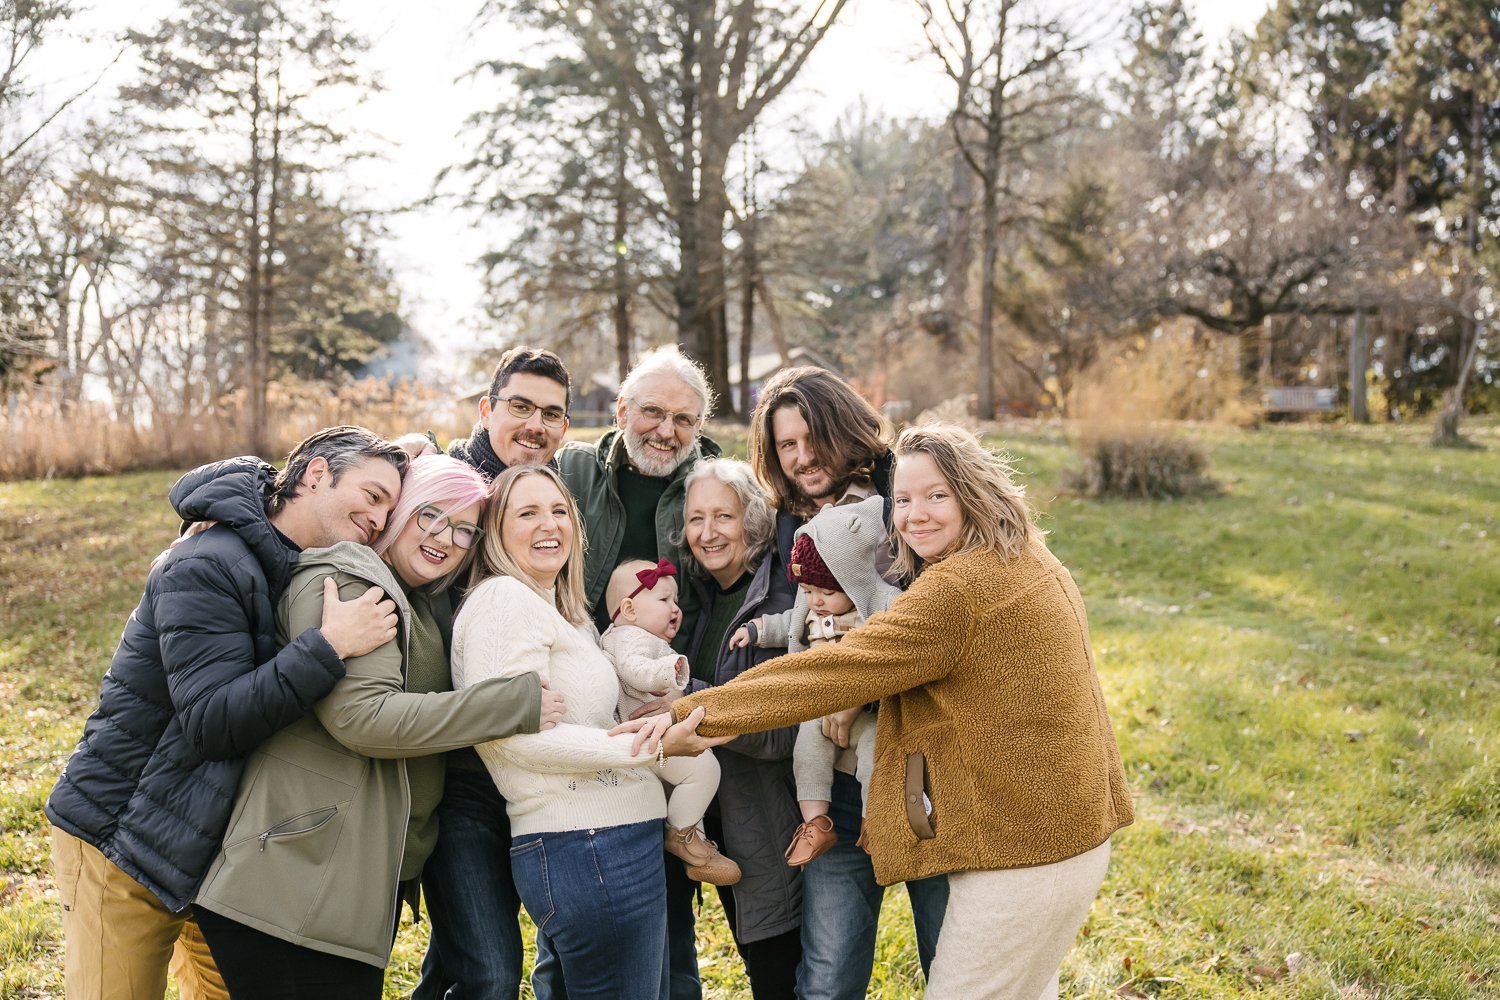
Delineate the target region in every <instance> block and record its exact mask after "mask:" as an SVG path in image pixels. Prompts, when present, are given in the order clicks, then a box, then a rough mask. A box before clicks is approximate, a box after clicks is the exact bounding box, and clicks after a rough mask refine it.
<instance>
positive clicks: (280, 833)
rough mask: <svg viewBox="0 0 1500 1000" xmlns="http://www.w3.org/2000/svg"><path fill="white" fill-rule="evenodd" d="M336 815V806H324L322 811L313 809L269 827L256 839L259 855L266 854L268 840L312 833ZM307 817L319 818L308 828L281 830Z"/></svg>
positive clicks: (337, 808) (337, 810)
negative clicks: (258, 845)
mask: <svg viewBox="0 0 1500 1000" xmlns="http://www.w3.org/2000/svg"><path fill="white" fill-rule="evenodd" d="M338 814H339V807H338V806H324V807H323V808H322V809H314V810H312V811H310V812H305V813H302V814H301V815H299V816H293V817H292V818H291V819H284V820H282V821H281V822H280V823H277V824H276V825H275V826H273V827H271V828H270V829H269V830H267V831H266V832H265V833H262V834H261V835H260V836H259V837H258V838H257V839H258V840H259V841H260V853H262V854H264V853H265V852H266V841H268V840H270V839H271V838H272V837H291V836H294V835H296V834H299V833H312V832H313V831H314V830H316V829H318V828H319V827H320V826H324V825H325V824H327V823H328V822H329V820H331V819H333V817H335V816H337V815H338ZM309 816H317V817H319V818H318V820H317V821H316V822H314V823H312V824H311V825H309V826H304V827H303V828H302V829H300V830H284V829H282V827H285V826H288V825H290V824H292V823H296V822H297V821H299V820H305V819H307V818H308V817H309Z"/></svg>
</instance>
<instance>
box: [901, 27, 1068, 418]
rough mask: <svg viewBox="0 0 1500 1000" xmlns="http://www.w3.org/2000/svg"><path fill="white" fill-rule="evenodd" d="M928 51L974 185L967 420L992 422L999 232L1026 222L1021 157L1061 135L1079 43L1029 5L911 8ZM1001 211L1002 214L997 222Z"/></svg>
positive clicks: (1000, 237) (953, 129) (955, 135)
mask: <svg viewBox="0 0 1500 1000" xmlns="http://www.w3.org/2000/svg"><path fill="white" fill-rule="evenodd" d="M917 4H918V6H919V7H920V9H921V11H922V29H923V31H924V33H925V34H926V37H927V43H928V46H929V47H930V48H931V50H932V52H933V53H934V54H935V55H936V56H937V57H938V58H939V59H940V60H941V61H942V64H943V69H944V71H945V72H946V73H947V74H948V77H949V79H951V80H952V81H953V82H954V85H955V87H956V89H957V95H956V103H955V106H954V111H953V114H952V115H951V116H950V122H951V126H952V132H953V139H954V143H955V144H956V146H957V148H958V150H959V152H960V153H961V155H962V157H963V159H964V161H965V163H967V165H968V168H969V169H970V170H972V171H973V173H974V174H975V175H976V176H977V177H978V178H979V182H980V197H979V206H980V207H979V215H980V291H979V323H978V334H979V391H978V402H977V411H978V412H977V415H978V416H979V417H980V418H981V419H990V418H991V417H993V416H994V414H995V388H994V380H995V360H994V325H995V280H996V271H997V261H998V259H999V256H1000V245H1001V239H1002V230H1003V229H1004V228H1006V227H1008V226H1010V225H1013V224H1015V223H1016V222H1018V221H1020V220H1021V219H1023V218H1026V217H1028V215H1029V209H1028V207H1027V206H1025V205H1024V203H1023V202H1021V201H1020V199H1018V198H1016V195H1017V185H1016V180H1017V175H1018V173H1020V170H1021V168H1022V165H1023V163H1024V160H1025V157H1026V155H1027V153H1028V151H1031V150H1034V149H1036V148H1037V147H1039V146H1041V145H1042V144H1043V143H1045V142H1047V141H1049V140H1050V139H1052V138H1053V137H1054V136H1055V135H1056V134H1057V132H1058V131H1059V129H1062V130H1066V128H1067V127H1068V125H1069V118H1070V115H1071V113H1072V111H1073V109H1074V108H1075V107H1076V106H1077V104H1078V102H1079V97H1078V94H1077V92H1076V91H1075V90H1074V89H1073V88H1072V87H1071V86H1069V85H1068V82H1067V81H1066V71H1067V69H1068V66H1069V63H1070V61H1071V60H1072V59H1073V58H1074V57H1076V56H1077V55H1078V54H1079V53H1081V52H1082V51H1083V49H1084V47H1085V46H1084V43H1083V42H1082V41H1080V37H1079V34H1078V32H1077V30H1076V29H1075V28H1073V27H1072V26H1071V25H1070V24H1068V23H1067V22H1065V21H1064V20H1063V19H1062V18H1061V17H1058V16H1055V15H1049V14H1047V13H1046V11H1045V10H1044V8H1043V6H1042V5H1041V3H1040V2H1038V0H953V2H947V0H945V2H943V3H941V4H939V3H934V2H933V0H917ZM1002 203H1003V204H1004V205H1005V206H1006V211H1005V213H1004V214H1003V215H1002Z"/></svg>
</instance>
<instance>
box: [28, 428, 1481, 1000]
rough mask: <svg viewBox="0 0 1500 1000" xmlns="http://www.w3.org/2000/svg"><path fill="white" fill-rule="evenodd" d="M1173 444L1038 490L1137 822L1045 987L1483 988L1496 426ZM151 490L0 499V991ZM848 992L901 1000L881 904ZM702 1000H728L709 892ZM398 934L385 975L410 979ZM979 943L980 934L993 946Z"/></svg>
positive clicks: (1051, 448) (1057, 439)
mask: <svg viewBox="0 0 1500 1000" xmlns="http://www.w3.org/2000/svg"><path fill="white" fill-rule="evenodd" d="M1466 431H1468V432H1470V433H1471V434H1473V436H1474V437H1476V439H1478V440H1479V441H1481V442H1482V443H1483V444H1484V445H1485V446H1486V448H1485V450H1476V451H1454V452H1449V451H1441V452H1440V451H1433V450H1431V449H1429V448H1427V447H1425V439H1426V433H1427V428H1426V426H1425V425H1424V426H1421V427H1392V426H1379V427H1370V428H1342V427H1333V426H1328V425H1309V426H1278V427H1272V428H1267V429H1264V430H1261V431H1251V432H1242V431H1221V430H1201V431H1195V432H1194V433H1198V434H1200V435H1201V436H1203V437H1204V439H1205V441H1206V443H1208V444H1209V445H1210V447H1211V448H1212V472H1213V474H1214V475H1215V476H1216V477H1217V478H1218V479H1219V481H1220V483H1221V484H1222V486H1223V488H1224V489H1223V494H1222V495H1221V496H1218V497H1214V498H1210V499H1202V500H1192V501H1179V502H1176V503H1164V504H1145V503H1140V502H1124V501H1116V502H1100V501H1086V500H1080V499H1076V498H1072V497H1068V496H1062V495H1059V490H1060V487H1059V485H1058V484H1060V483H1061V482H1063V481H1064V478H1065V476H1064V473H1065V471H1066V467H1067V464H1068V463H1069V461H1070V453H1069V450H1068V448H1067V443H1066V441H1065V439H1064V438H1063V436H1062V433H1061V431H1058V430H1055V429H1048V428H1046V427H1043V426H1037V427H1027V426H1024V425H1022V426H1019V427H1017V428H1015V429H1010V428H1007V431H1006V434H1005V436H1004V438H1003V440H998V441H997V443H1000V444H1003V445H1004V446H1005V447H1007V448H1009V449H1010V450H1011V451H1012V452H1013V454H1014V455H1015V456H1016V457H1017V458H1018V459H1019V467H1020V471H1021V473H1022V475H1023V477H1024V478H1025V480H1026V482H1027V483H1028V486H1029V488H1030V491H1031V495H1032V497H1033V499H1035V500H1036V501H1037V504H1038V506H1039V507H1040V508H1041V509H1042V510H1043V511H1044V518H1043V525H1044V527H1045V528H1046V529H1047V530H1048V531H1049V532H1050V533H1051V536H1050V538H1051V544H1052V546H1053V549H1054V550H1055V551H1056V552H1057V554H1058V555H1059V556H1060V557H1061V558H1062V560H1063V561H1064V562H1065V563H1066V564H1067V565H1068V566H1069V567H1070V568H1071V569H1072V571H1073V573H1074V575H1075V577H1076V578H1077V580H1078V584H1079V587H1080V589H1081V590H1082V591H1083V595H1084V598H1085V600H1086V601H1087V602H1088V606H1089V610H1090V615H1091V617H1092V626H1093V634H1094V643H1095V649H1096V652H1097V654H1098V660H1099V672H1100V675H1101V677H1102V679H1103V684H1104V689H1105V694H1106V697H1107V698H1108V700H1109V704H1110V708H1111V711H1112V715H1113V718H1114V722H1115V728H1116V731H1117V733H1118V735H1119V738H1120V745H1121V750H1122V752H1123V755H1124V758H1125V762H1126V769H1127V771H1128V773H1129V775H1130V779H1131V782H1132V785H1133V787H1134V789H1135V793H1136V797H1137V806H1138V817H1139V818H1138V820H1137V822H1136V824H1135V825H1134V826H1133V827H1130V828H1128V829H1126V830H1124V831H1122V832H1121V833H1120V834H1119V835H1118V836H1117V837H1116V838H1115V842H1114V862H1113V865H1112V867H1111V871H1110V874H1109V878H1108V880H1107V881H1106V883H1105V886H1104V890H1103V892H1102V893H1101V895H1100V898H1099V900H1098V901H1097V902H1096V904H1095V906H1094V910H1093V914H1092V915H1091V917H1090V919H1089V921H1088V923H1087V925H1086V927H1085V929H1084V934H1083V936H1082V937H1081V938H1080V941H1079V945H1078V947H1077V948H1076V949H1075V950H1074V951H1073V953H1072V954H1071V955H1070V956H1069V958H1068V960H1067V963H1066V964H1065V965H1064V968H1063V982H1064V993H1065V994H1067V995H1070V996H1079V997H1114V996H1126V997H1132V996H1162V997H1184V998H1186V997H1194V998H1196V997H1207V998H1221V997H1250V996H1254V997H1286V998H1312V997H1336V998H1346V1000H1366V998H1369V1000H1374V998H1411V1000H1417V998H1423V997H1432V998H1457V997H1480V996H1500V698H1497V694H1500V617H1497V616H1500V425H1497V424H1495V423H1493V422H1490V423H1487V424H1481V425H1478V426H1475V425H1473V424H1470V425H1468V426H1466ZM172 479H173V477H172V476H171V475H167V474H159V473H143V474H136V475H127V476H120V477H116V478H109V479H85V480H80V481H54V482H47V483H43V482H27V483H15V484H0V593H3V595H4V600H3V607H0V636H3V644H0V702H3V703H4V704H5V705H6V711H5V714H4V719H3V722H0V782H3V784H0V866H3V869H4V876H3V879H4V886H3V889H0V895H3V899H4V913H3V917H0V996H4V997H11V996H15V997H45V996H60V995H61V975H60V971H59V967H60V950H59V947H58V940H57V933H58V930H57V928H58V920H57V914H56V909H57V900H56V894H55V891H54V890H53V887H52V882H51V877H50V872H49V867H48V860H47V850H48V848H47V839H46V834H47V825H46V822H45V819H44V818H43V816H42V812H41V806H42V803H43V802H44V801H45V798H46V795H47V792H48V790H49V789H50V787H51V784H52V782H53V781H54V780H55V778H56V775H57V773H58V770H59V769H60V768H61V766H62V763H63V761H64V760H65V759H66V756H67V754H68V752H69V751H70V750H71V748H72V746H73V743H74V742H75V740H76V739H77V737H78V733H79V730H80V728H81V726H82V723H83V719H84V718H85V716H86V715H87V714H88V712H89V711H90V710H91V709H92V707H93V704H94V699H95V696H96V691H97V685H98V681H99V677H100V675H101V674H102V672H103V670H104V668H105V667H106V666H107V664H108V661H109V655H110V653H111V651H112V649H113V645H114V642H115V640H116V639H117V637H118V635H119V632H120V628H121V626H122V624H123V622H124V620H125V618H126V616H127V615H128V614H129V612H130V609H131V608H132V607H133V605H134V603H135V600H136V598H137V597H138V596H139V593H140V589H141V586H142V583H143V579H144V573H145V567H146V564H147V562H148V560H149V559H150V556H151V555H152V554H154V553H155V552H156V551H158V550H159V549H160V548H161V547H162V546H163V545H164V544H165V542H166V541H167V540H168V539H169V538H170V537H171V536H172V533H173V531H174V528H175V525H174V522H173V520H172V518H171V516H170V513H169V511H168V509H167V506H166V491H167V488H168V486H169V485H170V483H171V482H172ZM887 911H888V912H887V915H888V919H887V920H886V921H884V923H883V925H882V929H883V934H882V940H881V946H880V954H879V957H878V961H877V969H876V978H875V981H874V982H872V985H871V993H872V995H876V996H882V997H911V996H917V995H919V994H920V978H919V976H918V975H917V973H916V968H915V966H916V959H915V952H914V947H913V944H912V936H911V932H910V921H909V919H908V918H907V916H906V914H907V910H906V906H905V897H904V894H902V893H900V892H898V891H897V892H892V893H890V894H889V896H888V898H887ZM699 927H700V948H701V961H702V962H703V964H704V982H705V987H706V988H705V992H706V993H707V994H708V995H710V996H721V997H730V996H748V995H749V991H748V989H747V988H746V987H745V984H744V979H743V976H742V973H741V970H740V967H739V965H738V961H737V959H736V958H735V957H734V953H733V948H732V945H731V944H730V943H729V937H728V934H727V932H726V930H725V929H724V924H723V921H722V916H721V915H720V912H719V910H718V907H717V903H716V902H714V901H713V899H712V896H711V895H709V896H706V897H705V904H704V911H703V916H702V918H701V919H700V922H699ZM425 933H426V932H425V928H423V927H418V928H405V929H403V931H402V933H401V937H400V940H399V942H398V947H397V954H396V958H395V960H394V962H393V964H392V969H391V974H390V976H389V978H388V981H387V982H388V993H389V994H390V995H392V996H396V995H401V994H403V993H404V992H405V991H407V990H408V989H409V988H410V985H411V984H412V983H413V982H414V981H415V978H416V969H417V965H418V963H419V961H420V957H421V950H422V944H423V940H424V938H425ZM996 947H1004V942H996Z"/></svg>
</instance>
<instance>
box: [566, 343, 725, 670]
mask: <svg viewBox="0 0 1500 1000" xmlns="http://www.w3.org/2000/svg"><path fill="white" fill-rule="evenodd" d="M712 412H713V397H712V394H711V393H710V392H709V388H708V377H707V376H706V375H705V374H704V372H703V369H702V368H700V367H699V366H698V365H697V364H696V363H695V362H693V361H692V360H690V359H689V358H687V357H685V356H684V355H682V354H680V353H679V352H678V350H677V348H675V347H663V348H658V349H656V350H654V351H650V352H648V353H646V354H645V355H643V356H642V357H641V360H640V363H638V364H637V365H636V366H635V367H634V368H632V369H631V371H630V374H629V375H627V376H626V377H625V381H624V383H623V384H622V385H621V386H620V396H619V398H618V399H617V400H616V401H615V422H616V429H615V430H612V431H610V432H608V433H607V434H605V435H604V436H603V437H602V438H600V439H599V440H598V442H596V443H593V444H588V443H585V442H582V441H575V442H572V443H570V444H568V445H565V446H564V447H563V449H562V450H561V451H559V452H558V453H557V468H558V471H559V472H560V473H562V478H563V482H564V483H566V484H567V486H568V490H569V492H571V493H572V494H573V498H574V499H575V500H577V501H578V509H579V512H580V514H581V515H582V517H583V526H584V530H585V532H586V533H587V535H588V548H587V550H586V552H585V557H584V584H583V585H584V592H585V593H586V594H587V596H588V600H589V604H590V605H591V606H592V607H593V609H594V624H595V625H597V626H598V627H599V631H600V632H603V631H604V630H605V629H606V628H608V627H609V609H608V608H606V607H605V606H604V604H605V602H604V588H605V587H606V586H607V585H608V584H609V575H610V573H612V572H613V571H614V568H615V567H616V566H618V565H619V564H620V563H622V562H624V561H626V560H628V559H644V560H646V561H647V562H653V563H654V562H656V561H657V560H659V559H670V560H671V561H672V563H673V564H674V565H677V566H680V565H682V547H681V544H680V543H679V542H677V541H675V540H676V539H680V538H681V536H682V505H683V501H684V499H685V497H684V494H685V489H684V486H683V481H684V480H686V479H687V475H688V473H689V472H691V471H692V469H693V466H694V465H696V464H697V463H698V461H699V460H700V459H702V458H717V457H718V456H719V451H720V450H719V446H718V445H717V444H715V443H714V442H713V441H712V440H710V439H708V438H705V437H703V436H702V435H701V431H702V429H703V422H704V421H705V420H707V419H708V417H709V415H710V414H711V413H712ZM691 610H692V609H690V608H687V607H684V608H683V616H684V618H683V626H682V628H681V629H679V630H678V633H677V635H678V639H679V642H680V643H682V644H685V643H686V641H687V637H688V636H690V635H691V634H692V631H693V630H692V622H691V614H690V613H691Z"/></svg>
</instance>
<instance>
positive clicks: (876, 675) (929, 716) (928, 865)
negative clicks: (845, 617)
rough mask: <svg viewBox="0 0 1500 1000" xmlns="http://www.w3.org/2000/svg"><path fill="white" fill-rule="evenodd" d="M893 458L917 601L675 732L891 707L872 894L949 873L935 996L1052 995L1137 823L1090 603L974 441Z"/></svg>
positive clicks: (930, 438) (879, 787)
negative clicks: (1121, 841) (1119, 836)
mask: <svg viewBox="0 0 1500 1000" xmlns="http://www.w3.org/2000/svg"><path fill="white" fill-rule="evenodd" d="M895 452H896V471H895V476H894V480H893V489H892V499H893V501H894V505H895V506H894V517H893V521H894V528H895V535H896V550H897V561H896V566H897V567H898V568H900V569H902V570H904V571H905V572H907V573H908V575H910V574H911V573H913V572H916V571H917V567H918V566H922V568H921V569H920V572H919V575H917V576H916V579H915V581H914V582H913V583H912V585H911V588H910V589H909V590H908V591H907V592H906V593H905V594H904V595H903V596H902V597H901V598H899V599H898V600H897V601H896V603H895V604H894V605H893V606H892V607H891V609H890V610H889V611H887V612H884V613H881V614H877V615H875V616H873V617H872V618H871V619H870V620H869V622H867V623H866V624H865V626H864V627H863V628H861V629H858V630H857V631H855V632H852V633H850V634H849V636H847V637H846V638H845V639H844V641H843V642H842V643H838V644H833V645H828V646H824V647H822V648H820V649H816V650H811V651H809V652H806V653H799V654H795V655H792V656H784V657H780V658H777V659H775V660H771V661H769V662H767V663H765V664H762V665H761V666H759V667H757V668H755V669H754V670H750V671H748V672H746V673H745V674H743V675H741V676H740V677H739V678H737V679H735V680H734V681H732V682H730V683H729V684H726V685H723V686H720V687H717V688H713V689H711V690H707V691H701V692H699V693H697V694H695V695H692V696H690V697H687V698H683V699H680V700H678V701H677V702H675V703H674V704H673V706H672V717H675V718H676V719H679V720H680V719H683V718H684V717H686V716H687V714H688V713H689V712H691V711H692V710H693V709H695V708H697V707H699V706H701V707H703V708H704V709H706V715H705V716H704V718H703V720H702V722H701V724H700V725H699V727H698V732H699V734H700V736H701V737H703V738H704V739H703V740H702V742H703V743H704V745H710V746H711V745H714V744H716V743H718V742H719V739H718V738H721V737H725V736H729V735H732V734H738V733H746V732H755V731H759V730H763V729H770V728H773V727H777V726H785V725H789V724H791V723H795V722H801V721H803V720H806V719H812V718H816V717H818V716H820V715H824V714H827V713H829V712H833V711H837V710H840V709H844V708H849V707H851V706H854V705H860V704H863V703H865V702H868V701H870V700H872V699H875V698H879V699H881V703H880V712H879V715H878V718H877V723H876V726H877V728H876V738H875V769H874V777H873V780H872V781H871V788H870V790H869V807H868V833H869V844H870V853H871V855H872V857H873V860H874V865H875V872H876V876H877V877H878V878H879V880H880V882H881V883H882V884H890V883H894V882H903V881H908V880H911V879H916V878H922V877H924V876H928V875H935V874H938V873H949V874H950V879H949V883H950V895H949V901H948V909H947V914H946V916H945V918H944V923H943V932H942V935H941V937H940V938H939V940H938V951H937V956H936V957H935V959H934V960H933V964H932V974H931V981H930V982H929V984H928V993H927V995H928V996H929V997H936V998H946V997H962V998H966V1000H967V998H974V997H1005V998H1015V1000H1039V998H1050V997H1056V996H1057V986H1058V983H1057V972H1058V967H1059V965H1060V964H1061V962H1062V959H1063V957H1064V956H1065V955H1066V954H1067V952H1068V949H1069V948H1071V947H1072V944H1073V940H1074V938H1075V936H1076V935H1077V932H1078V928H1079V927H1080V926H1081V925H1082V923H1083V920H1084V918H1085V917H1086V916H1087V915H1088V911H1089V907H1090V905H1091V904H1092V902H1093V899H1094V897H1095V896H1096V895H1097V893H1098V890H1099V886H1100V884H1101V883H1102V882H1103V879H1104V871H1105V866H1106V864H1107V862H1108V858H1109V838H1110V835H1111V834H1113V833H1114V831H1115V830H1117V829H1119V828H1120V827H1122V826H1125V825H1127V824H1128V823H1130V822H1131V820H1132V818H1133V812H1132V807H1131V801H1130V793H1129V790H1128V788H1127V786H1126V782H1125V773H1124V769H1123V768H1122V766H1121V764H1120V753H1119V750H1118V748H1117V747H1116V744H1115V737H1114V732H1113V730H1112V729H1111V727H1110V722H1109V717H1108V715H1107V713H1106V711H1105V707H1104V699H1103V696H1102V694H1101V692H1100V689H1099V679H1098V676H1097V675H1096V673H1095V672H1094V658H1093V652H1092V650H1091V648H1090V645H1089V635H1088V621H1087V618H1086V616H1085V614H1084V609H1083V601H1082V599H1081V598H1080V597H1079V594H1078V589H1077V587H1075V586H1074V584H1073V579H1072V577H1071V576H1070V575H1069V574H1068V571H1067V570H1066V569H1065V568H1064V567H1063V566H1062V564H1061V563H1059V562H1058V561H1057V559H1056V558H1054V557H1053V555H1052V553H1051V552H1049V551H1048V550H1047V547H1046V545H1045V544H1044V543H1043V540H1042V537H1041V532H1039V531H1038V530H1037V529H1036V528H1035V527H1034V526H1033V525H1032V523H1031V512H1030V509H1029V507H1028V505H1027V502H1026V499H1025V495H1024V493H1023V491H1022V490H1021V488H1020V487H1018V486H1017V485H1015V484H1014V483H1013V482H1012V481H1011V479H1010V477H1009V475H1008V472H1007V469H1006V467H1005V465H1004V464H1003V463H1002V462H1001V460H999V459H998V458H996V457H995V456H993V455H991V454H990V453H989V452H987V451H986V450H985V449H984V448H983V447H982V446H981V445H980V443H979V441H978V440H977V439H976V438H975V437H974V436H973V435H972V434H970V433H968V432H967V431H963V430H959V429H957V428H952V427H924V428H912V429H909V430H907V431H906V432H904V433H903V434H902V435H901V437H900V439H899V440H898V441H897V442H896V447H895ZM924 563H925V565H923V564H924ZM671 721H672V719H671V718H669V717H667V716H660V717H658V718H657V719H656V720H646V722H645V724H644V725H643V726H642V727H641V729H642V733H643V734H644V736H645V737H647V738H648V740H650V741H653V742H654V738H655V736H656V735H657V734H659V733H661V732H664V731H665V728H666V726H667V725H668V724H669V723H670V722H671Z"/></svg>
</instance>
